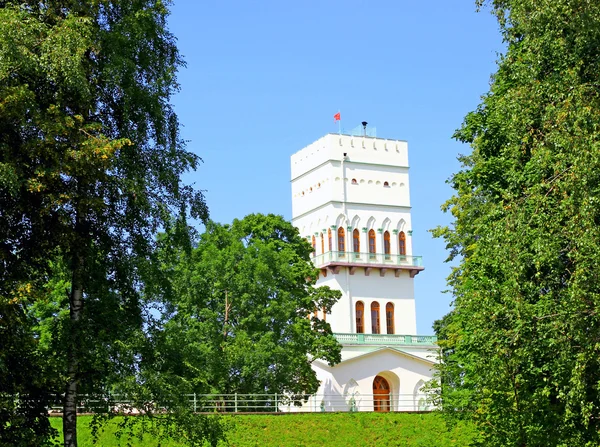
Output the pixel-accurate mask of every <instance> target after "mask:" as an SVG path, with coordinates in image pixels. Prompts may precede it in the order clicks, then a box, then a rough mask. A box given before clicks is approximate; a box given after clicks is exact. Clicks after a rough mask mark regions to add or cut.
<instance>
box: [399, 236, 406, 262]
mask: <svg viewBox="0 0 600 447" xmlns="http://www.w3.org/2000/svg"><path fill="white" fill-rule="evenodd" d="M398 241H399V243H400V245H399V246H398V247H399V250H398V254H400V255H403V256H404V255H406V235H405V234H404V231H401V232H400V234H399V235H398Z"/></svg>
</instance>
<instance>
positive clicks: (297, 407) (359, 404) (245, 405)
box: [50, 393, 432, 414]
mask: <svg viewBox="0 0 600 447" xmlns="http://www.w3.org/2000/svg"><path fill="white" fill-rule="evenodd" d="M185 397H186V400H187V401H188V402H189V406H190V409H191V410H193V411H194V412H198V413H215V412H217V413H302V412H305V413H307V412H310V413H319V412H355V411H431V410H432V408H431V407H430V406H429V405H428V403H427V396H426V395H425V394H390V395H381V394H378V395H373V394H357V393H355V394H353V395H347V396H342V395H321V394H313V395H303V396H290V395H286V394H186V395H185ZM150 409H152V410H153V411H161V410H164V409H163V408H161V407H160V406H159V405H155V404H153V403H151V402H148V403H147V404H145V405H144V408H139V406H138V407H136V406H135V405H134V404H133V402H132V401H131V400H129V399H127V398H126V397H125V396H119V395H110V396H107V397H98V396H96V397H89V396H80V398H79V403H78V406H77V411H78V412H80V413H98V412H107V411H108V412H111V411H115V412H122V413H126V414H127V413H130V414H139V413H140V412H143V411H145V410H150ZM50 411H51V412H53V413H56V412H60V411H62V406H61V405H58V404H57V405H55V406H52V408H51V410H50Z"/></svg>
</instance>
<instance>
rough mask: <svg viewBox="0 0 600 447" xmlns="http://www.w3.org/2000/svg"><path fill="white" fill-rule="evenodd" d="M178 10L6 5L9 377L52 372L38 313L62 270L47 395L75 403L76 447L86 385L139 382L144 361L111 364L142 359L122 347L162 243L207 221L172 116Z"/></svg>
mask: <svg viewBox="0 0 600 447" xmlns="http://www.w3.org/2000/svg"><path fill="white" fill-rule="evenodd" d="M168 3H169V2H168V1H161V0H133V1H121V0H94V1H78V0H48V1H32V0H25V1H23V0H19V1H10V0H9V1H1V2H0V300H1V301H0V305H1V306H0V309H1V313H0V337H2V339H1V340H0V346H1V348H0V349H2V351H3V352H2V356H1V358H2V361H3V364H2V365H0V368H1V370H2V371H5V370H7V369H9V368H10V365H12V364H17V362H18V361H19V360H20V359H19V357H20V356H21V357H23V358H22V361H23V362H29V364H30V365H32V367H34V366H35V365H38V366H39V367H40V368H44V367H45V360H46V359H40V358H36V357H35V356H34V355H33V353H35V352H36V349H35V344H36V343H38V339H36V338H35V336H34V335H35V334H34V333H32V332H31V331H29V330H28V327H27V326H26V324H27V325H29V327H30V328H31V327H33V325H34V322H33V323H32V322H31V321H29V320H28V315H30V314H29V311H28V309H29V308H30V306H31V304H32V303H33V302H36V301H39V300H40V297H41V296H43V293H44V292H45V291H47V287H46V284H47V283H48V280H49V278H50V276H51V275H52V274H53V270H54V269H55V267H56V265H58V264H61V265H62V266H64V269H65V270H66V276H67V280H68V287H69V288H68V291H67V292H66V294H65V297H66V299H67V302H68V309H69V310H68V318H65V319H62V320H60V321H61V324H62V327H61V331H62V332H61V333H62V334H63V336H62V338H61V344H60V346H59V347H58V348H57V349H58V354H59V359H60V358H64V362H62V363H61V365H62V367H63V370H62V371H61V375H60V377H58V380H59V384H60V388H62V389H60V390H57V389H50V388H48V387H50V386H51V385H50V384H48V383H46V384H45V385H44V387H45V391H46V392H48V391H60V392H62V393H64V396H65V397H64V414H63V423H64V437H65V445H66V446H76V444H77V441H76V418H75V414H76V402H77V394H78V387H79V385H80V384H82V383H85V384H86V388H85V389H86V391H90V392H91V391H93V390H94V389H95V390H96V391H102V390H104V389H105V388H106V380H107V377H106V375H105V373H106V372H107V369H106V367H107V366H108V365H110V366H111V368H113V369H112V370H111V371H112V372H111V374H108V378H110V377H111V375H115V374H116V373H115V371H117V372H118V370H119V368H120V369H128V368H129V371H130V373H135V370H136V366H135V361H136V359H138V358H139V355H135V354H133V353H129V354H128V356H122V355H121V356H116V357H114V356H113V357H111V356H108V355H107V354H108V353H109V352H110V353H112V354H117V351H119V349H120V348H119V347H123V346H126V347H133V346H132V345H129V344H128V343H123V342H122V341H123V340H131V339H132V337H133V335H134V334H135V333H137V334H140V331H141V330H142V328H143V325H144V321H145V319H144V313H143V312H142V310H143V307H144V304H145V303H144V302H143V301H142V294H143V292H144V280H145V278H147V277H149V276H152V275H153V274H156V273H157V272H158V270H156V269H154V267H153V266H154V258H155V256H154V252H155V248H156V239H155V237H154V236H155V234H156V232H157V231H158V230H159V229H167V230H168V231H169V232H170V234H172V235H173V237H172V238H171V239H170V241H175V242H178V243H180V242H185V240H186V238H187V237H188V234H189V228H188V226H187V224H186V216H188V215H189V214H191V215H192V216H193V217H195V218H200V219H205V218H207V215H208V212H207V209H206V206H205V203H204V200H203V197H202V194H201V193H200V192H198V191H196V190H194V189H193V188H191V187H189V186H186V185H183V184H182V182H181V180H180V176H181V174H182V173H184V172H186V171H188V170H190V169H195V168H196V166H197V164H198V162H199V159H198V157H197V156H196V155H194V154H192V153H190V152H188V151H186V150H185V147H184V144H183V142H182V140H181V139H180V137H179V134H178V127H179V125H178V121H177V117H176V115H175V113H174V112H173V110H172V108H171V106H170V104H169V99H170V96H171V95H172V93H173V92H174V91H176V90H177V88H178V85H177V82H176V71H177V69H178V68H179V67H180V66H181V65H182V60H181V58H180V56H179V54H178V51H177V48H176V45H175V39H174V37H173V36H172V35H171V34H170V33H169V31H168V30H167V27H166V17H167V14H168V10H167V6H168ZM173 216H175V217H173ZM49 261H53V262H55V265H54V266H53V264H52V263H51V262H49ZM61 268H62V267H61ZM98 338H99V339H100V340H101V343H98V344H99V345H102V346H104V348H103V349H102V350H98V349H97V345H98V344H97V342H98V340H97V339H98ZM11 346H14V347H16V348H15V349H11V348H9V347H11ZM99 351H101V352H99ZM61 356H62V357H61ZM115 359H116V360H115ZM56 363H60V362H58V361H57V362H56ZM51 366H52V365H51ZM113 373H115V374H113ZM120 373H123V372H122V371H121V372H120ZM2 385H3V388H2V390H0V392H1V393H2V397H3V398H7V396H8V398H7V399H10V396H11V393H15V392H17V393H19V395H20V396H21V397H23V396H27V395H30V396H31V398H32V399H33V398H34V397H36V396H38V395H39V393H37V392H34V391H35V389H36V387H37V386H38V385H43V384H42V382H41V381H40V380H34V381H30V380H29V378H28V377H26V376H25V375H23V374H20V375H19V374H9V375H8V376H5V377H4V381H3V383H2ZM30 391H31V392H30ZM12 395H14V394H12ZM36 399H37V397H36ZM36 399H33V400H35V401H37V402H39V401H40V400H39V399H37V400H36ZM30 401H31V399H30ZM21 407H22V406H17V407H14V412H12V413H11V414H12V416H19V414H22V412H21V410H20V408H21ZM7 408H9V407H7ZM10 408H12V407H10ZM19 412H21V413H19ZM5 416H6V417H7V420H10V417H8V416H9V415H3V418H4V417H5ZM12 416H11V417H12ZM36 421H39V425H38V427H39V428H40V430H41V431H44V430H45V428H46V427H47V426H48V425H47V421H44V417H43V416H41V417H40V416H39V414H38V417H37V419H35V420H34V419H29V423H31V424H34V425H35V424H36V423H37V422H36ZM0 422H1V423H2V428H6V427H11V429H14V428H15V425H13V424H12V423H10V422H5V420H4V419H3V421H0ZM26 429H28V428H26ZM2 432H4V431H2Z"/></svg>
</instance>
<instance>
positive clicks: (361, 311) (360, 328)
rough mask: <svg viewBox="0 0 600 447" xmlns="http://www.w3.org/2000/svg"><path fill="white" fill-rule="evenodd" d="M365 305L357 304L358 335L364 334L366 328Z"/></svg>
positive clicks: (360, 302)
mask: <svg viewBox="0 0 600 447" xmlns="http://www.w3.org/2000/svg"><path fill="white" fill-rule="evenodd" d="M364 314H365V305H364V304H363V302H362V301H359V302H357V303H356V333H357V334H362V333H363V332H364V331H365V326H364Z"/></svg>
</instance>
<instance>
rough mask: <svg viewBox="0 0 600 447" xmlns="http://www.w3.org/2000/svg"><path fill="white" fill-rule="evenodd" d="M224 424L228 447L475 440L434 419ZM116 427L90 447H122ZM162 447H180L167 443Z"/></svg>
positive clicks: (426, 444) (86, 438) (312, 417)
mask: <svg viewBox="0 0 600 447" xmlns="http://www.w3.org/2000/svg"><path fill="white" fill-rule="evenodd" d="M225 418H226V420H227V421H228V422H229V423H230V426H231V430H230V431H229V432H228V437H229V445H230V446H231V447H280V446H294V447H296V446H298V447H309V446H323V447H325V446H327V447H348V446H352V447H358V446H365V447H367V446H369V447H370V446H394V447H446V446H453V447H462V446H468V445H470V443H471V441H472V440H473V439H474V437H475V432H474V429H473V427H472V426H469V425H465V424H461V425H458V426H456V427H453V428H450V429H449V428H447V427H446V425H445V423H444V421H443V420H442V418H441V416H440V415H438V414H435V413H428V414H408V413H306V414H293V415H277V416H275V415H236V416H225ZM90 421H91V417H89V416H81V417H80V419H79V445H80V446H81V447H87V446H92V445H94V444H92V436H91V432H90V428H89V422H90ZM116 422H117V421H115V420H113V421H111V422H109V423H108V424H107V426H106V427H105V430H104V432H103V433H102V434H101V435H100V437H99V439H98V443H97V444H95V445H96V446H102V447H112V446H125V445H127V442H126V439H125V437H124V438H122V439H121V440H117V439H116V436H115V431H116V427H117V424H116ZM61 423H62V420H61V419H60V418H53V419H52V425H53V426H54V427H55V428H58V429H60V425H61ZM156 445H157V442H156V441H155V440H153V439H149V438H148V437H145V438H143V439H141V440H139V439H133V442H132V446H135V447H138V446H139V447H141V446H144V447H153V446H156ZM161 445H162V446H164V447H183V446H184V445H185V444H182V443H179V442H175V441H169V442H166V443H162V444H161Z"/></svg>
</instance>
